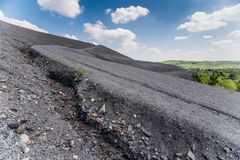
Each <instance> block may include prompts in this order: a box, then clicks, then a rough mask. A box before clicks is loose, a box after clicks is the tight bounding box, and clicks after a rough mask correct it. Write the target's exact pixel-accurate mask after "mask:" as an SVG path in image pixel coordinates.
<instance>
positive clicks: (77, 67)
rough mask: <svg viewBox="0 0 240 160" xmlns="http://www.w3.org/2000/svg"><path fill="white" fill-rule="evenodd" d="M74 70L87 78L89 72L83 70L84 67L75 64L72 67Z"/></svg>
mask: <svg viewBox="0 0 240 160" xmlns="http://www.w3.org/2000/svg"><path fill="white" fill-rule="evenodd" d="M74 72H75V73H76V74H78V75H81V76H83V77H86V78H89V77H90V73H89V72H88V71H87V70H85V69H82V68H81V67H79V66H75V67H74Z"/></svg>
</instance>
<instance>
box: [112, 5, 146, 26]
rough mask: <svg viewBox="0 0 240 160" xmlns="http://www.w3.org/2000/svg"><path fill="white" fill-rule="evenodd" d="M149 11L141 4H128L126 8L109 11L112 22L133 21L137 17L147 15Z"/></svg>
mask: <svg viewBox="0 0 240 160" xmlns="http://www.w3.org/2000/svg"><path fill="white" fill-rule="evenodd" d="M149 12H150V11H149V10H148V9H147V8H144V7H141V6H136V7H135V6H130V7H128V8H117V9H116V11H115V12H113V13H111V18H112V21H113V23H116V24H118V23H127V22H129V21H135V20H137V19H138V18H139V17H144V16H147V15H148V13H149Z"/></svg>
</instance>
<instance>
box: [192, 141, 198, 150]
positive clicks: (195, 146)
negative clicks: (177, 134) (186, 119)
mask: <svg viewBox="0 0 240 160" xmlns="http://www.w3.org/2000/svg"><path fill="white" fill-rule="evenodd" d="M191 149H192V151H196V149H197V145H196V144H195V143H193V144H192V147H191Z"/></svg>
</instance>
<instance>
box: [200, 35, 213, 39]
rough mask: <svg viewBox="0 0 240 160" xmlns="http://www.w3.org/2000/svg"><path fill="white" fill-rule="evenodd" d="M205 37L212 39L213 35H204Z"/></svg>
mask: <svg viewBox="0 0 240 160" xmlns="http://www.w3.org/2000/svg"><path fill="white" fill-rule="evenodd" d="M202 37H203V38H204V39H212V38H213V37H212V36H211V35H203V36H202Z"/></svg>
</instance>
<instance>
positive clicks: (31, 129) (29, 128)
mask: <svg viewBox="0 0 240 160" xmlns="http://www.w3.org/2000/svg"><path fill="white" fill-rule="evenodd" d="M25 129H26V130H27V131H29V132H36V129H35V128H32V127H26V128H25Z"/></svg>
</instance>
